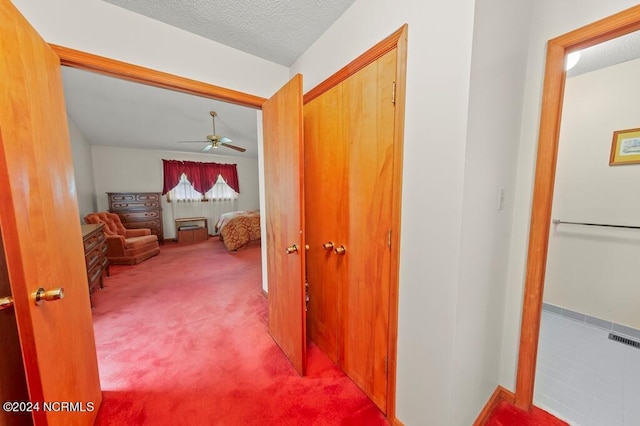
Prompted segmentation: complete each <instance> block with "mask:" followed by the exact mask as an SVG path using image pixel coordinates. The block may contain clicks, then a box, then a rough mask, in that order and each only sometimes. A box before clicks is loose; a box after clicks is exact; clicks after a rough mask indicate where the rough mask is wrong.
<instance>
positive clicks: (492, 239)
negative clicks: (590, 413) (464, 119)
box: [451, 0, 531, 425]
mask: <svg viewBox="0 0 640 426" xmlns="http://www.w3.org/2000/svg"><path fill="white" fill-rule="evenodd" d="M530 8H531V2H529V1H518V2H513V1H504V0H478V1H476V12H475V24H474V32H473V54H472V62H471V90H470V95H469V96H470V99H469V121H468V128H467V129H468V130H467V141H466V152H465V172H464V187H463V201H462V203H463V204H462V229H461V243H460V256H459V260H458V265H459V270H460V273H459V281H458V289H457V306H456V320H455V324H456V326H455V327H456V328H455V335H454V339H455V340H454V349H453V357H454V358H453V359H454V365H453V370H454V382H453V384H454V393H453V410H452V421H451V424H452V425H470V424H472V423H473V421H474V420H475V418H476V416H477V415H478V414H479V412H480V410H481V409H482V407H483V406H484V404H485V403H486V402H487V400H488V399H489V397H490V395H491V394H492V393H493V391H494V390H495V389H496V386H497V385H498V384H499V373H500V347H501V344H502V320H503V315H502V313H503V311H504V301H505V299H504V295H505V292H506V272H507V258H508V255H509V230H510V227H511V218H512V209H513V193H514V189H515V175H516V167H515V165H516V160H517V154H518V146H517V144H515V143H514V141H515V140H517V139H518V135H519V133H520V124H521V114H522V110H521V108H522V102H523V98H524V82H525V70H526V47H527V43H528V36H529V31H528V29H529V14H530ZM506 17H508V18H506ZM500 190H503V192H504V197H503V202H502V207H501V206H500V196H499V194H500Z"/></svg>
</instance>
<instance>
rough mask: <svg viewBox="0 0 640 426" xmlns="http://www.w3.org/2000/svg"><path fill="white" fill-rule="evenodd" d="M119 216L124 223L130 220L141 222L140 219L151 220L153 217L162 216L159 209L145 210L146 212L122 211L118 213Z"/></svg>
mask: <svg viewBox="0 0 640 426" xmlns="http://www.w3.org/2000/svg"><path fill="white" fill-rule="evenodd" d="M118 216H120V220H121V221H122V222H123V223H124V222H127V223H130V222H139V221H145V220H146V221H150V220H153V219H159V218H160V212H159V211H157V210H151V211H145V212H126V213H124V212H121V213H118Z"/></svg>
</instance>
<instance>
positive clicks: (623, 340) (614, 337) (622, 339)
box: [609, 333, 640, 349]
mask: <svg viewBox="0 0 640 426" xmlns="http://www.w3.org/2000/svg"><path fill="white" fill-rule="evenodd" d="M609 340H614V341H616V342H620V343H624V344H625V345H629V346H633V347H634V348H636V349H640V342H637V341H635V340H632V339H629V338H628V337H622V336H619V335H617V334H613V333H609Z"/></svg>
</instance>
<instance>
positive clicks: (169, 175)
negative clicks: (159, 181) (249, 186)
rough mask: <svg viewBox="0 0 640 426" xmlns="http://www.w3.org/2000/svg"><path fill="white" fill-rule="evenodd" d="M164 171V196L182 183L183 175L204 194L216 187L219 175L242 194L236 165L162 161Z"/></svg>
mask: <svg viewBox="0 0 640 426" xmlns="http://www.w3.org/2000/svg"><path fill="white" fill-rule="evenodd" d="M162 163H163V169H164V187H163V189H162V194H163V195H164V194H166V193H167V192H169V191H171V190H172V189H173V188H174V187H175V186H176V185H177V184H178V182H180V176H182V173H184V174H185V175H187V179H188V180H189V182H191V185H193V188H194V189H195V190H196V191H198V192H199V193H201V194H204V193H205V192H207V191H208V190H210V189H211V188H213V185H215V183H216V181H217V180H218V175H222V178H223V179H224V180H225V182H227V185H229V186H230V187H231V188H232V189H233V190H234V191H236V192H237V193H238V194H239V193H240V183H239V182H238V167H237V165H236V164H219V163H199V162H197V161H177V160H162Z"/></svg>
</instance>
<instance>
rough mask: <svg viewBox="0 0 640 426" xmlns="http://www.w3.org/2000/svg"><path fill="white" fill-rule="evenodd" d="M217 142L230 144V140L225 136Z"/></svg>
mask: <svg viewBox="0 0 640 426" xmlns="http://www.w3.org/2000/svg"><path fill="white" fill-rule="evenodd" d="M219 142H224V143H229V142H232V140H231V139H229V138H228V137H226V136H221V137H220V139H219Z"/></svg>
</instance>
